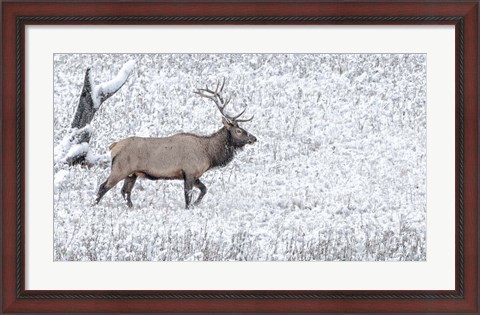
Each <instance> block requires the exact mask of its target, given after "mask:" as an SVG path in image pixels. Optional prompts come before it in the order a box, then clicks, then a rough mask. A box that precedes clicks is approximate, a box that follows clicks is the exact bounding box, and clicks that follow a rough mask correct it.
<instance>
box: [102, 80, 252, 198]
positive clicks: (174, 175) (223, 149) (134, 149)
mask: <svg viewBox="0 0 480 315" xmlns="http://www.w3.org/2000/svg"><path fill="white" fill-rule="evenodd" d="M224 85H225V80H223V82H222V84H221V85H220V83H219V82H217V85H216V88H215V90H211V89H209V88H208V86H206V87H205V88H204V89H197V90H196V91H195V92H194V93H196V94H198V95H200V96H201V97H204V98H207V99H209V100H211V101H213V102H214V103H215V105H216V106H217V108H218V110H219V111H220V113H221V114H222V122H223V127H222V128H220V129H219V130H218V131H217V132H215V133H213V134H212V135H210V136H198V135H194V134H190V133H179V134H176V135H173V136H169V137H162V138H141V137H130V138H127V139H124V140H121V141H118V142H114V143H113V144H111V145H110V147H109V148H110V151H111V158H112V166H111V172H110V176H109V177H108V178H107V180H106V181H105V182H104V183H102V184H101V185H100V187H99V189H98V193H97V198H96V200H95V203H96V204H98V203H99V202H100V200H101V199H102V197H103V196H104V195H105V193H106V192H107V191H109V190H110V189H111V188H112V187H114V186H115V185H116V184H117V183H118V182H119V181H121V180H123V188H122V190H121V193H122V196H123V198H124V199H125V200H126V201H127V205H128V206H129V207H132V206H133V204H132V200H131V198H130V197H131V193H132V189H133V186H134V185H135V181H136V180H137V178H138V177H143V178H147V179H150V180H158V179H164V180H167V179H177V180H183V182H184V193H185V207H186V208H188V207H189V206H190V203H191V196H192V189H193V187H196V188H198V189H199V190H200V195H199V196H198V198H197V200H195V202H194V205H197V204H199V203H200V201H201V200H202V198H203V197H204V196H205V193H206V192H207V187H206V186H205V185H204V184H203V183H202V182H201V181H200V177H201V176H202V175H203V173H205V172H206V171H208V170H209V169H212V168H215V167H221V166H225V165H227V164H228V163H229V162H230V161H231V160H232V159H233V157H234V155H235V152H236V151H237V150H238V149H240V148H242V147H244V146H245V145H246V144H252V143H254V142H255V141H257V138H255V136H253V135H252V134H250V133H248V132H247V131H246V130H244V129H243V128H240V126H239V125H238V123H239V122H247V121H250V120H252V119H253V116H252V117H250V118H248V119H239V118H240V116H242V114H243V113H244V112H245V109H246V108H245V109H243V111H242V112H241V113H239V114H237V115H236V116H229V115H227V114H226V113H225V111H224V110H225V107H226V106H227V105H228V104H229V102H230V100H231V98H229V99H224V97H223V96H222V95H221V93H222V91H223V87H224Z"/></svg>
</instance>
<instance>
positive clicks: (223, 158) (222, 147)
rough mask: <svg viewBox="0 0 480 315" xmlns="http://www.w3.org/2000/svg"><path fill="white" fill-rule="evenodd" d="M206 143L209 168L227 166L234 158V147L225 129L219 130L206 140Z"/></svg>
mask: <svg viewBox="0 0 480 315" xmlns="http://www.w3.org/2000/svg"><path fill="white" fill-rule="evenodd" d="M206 139H207V141H208V144H207V147H206V151H207V154H208V156H209V157H210V168H212V167H217V166H225V165H227V164H228V163H229V162H230V161H231V160H232V159H233V157H234V156H235V150H236V148H235V146H234V145H233V143H232V136H231V135H230V132H228V130H227V128H225V127H222V128H221V129H220V130H218V131H217V132H215V133H214V134H212V135H211V136H209V137H207V138H206Z"/></svg>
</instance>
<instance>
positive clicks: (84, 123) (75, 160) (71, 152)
mask: <svg viewBox="0 0 480 315" xmlns="http://www.w3.org/2000/svg"><path fill="white" fill-rule="evenodd" d="M134 65H135V62H134V61H133V60H131V61H129V62H127V63H125V64H124V65H123V67H122V69H121V70H120V71H119V72H118V74H117V75H116V76H115V77H114V78H113V79H112V80H110V81H108V82H104V83H101V84H98V85H96V86H93V82H92V79H91V76H90V68H88V69H87V71H86V72H85V79H84V82H83V88H82V93H81V94H80V99H79V102H78V106H77V110H76V112H75V116H74V118H73V121H72V124H71V128H70V130H69V132H68V133H67V134H66V135H65V137H64V138H63V140H62V141H61V142H60V144H59V145H57V147H55V158H54V159H55V163H67V164H69V165H76V164H83V165H85V164H87V165H88V164H92V161H88V154H89V153H90V146H89V143H90V139H91V136H92V132H93V130H92V128H91V127H90V123H91V121H92V119H93V117H94V116H95V113H96V112H97V111H98V109H99V108H100V105H102V103H103V102H105V101H106V100H107V99H108V98H109V97H111V96H112V95H113V94H115V93H116V92H117V91H118V90H119V89H120V88H121V87H122V86H123V85H124V84H125V82H126V81H127V79H128V77H129V76H130V73H131V72H132V70H133V67H134Z"/></svg>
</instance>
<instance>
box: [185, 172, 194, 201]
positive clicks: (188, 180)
mask: <svg viewBox="0 0 480 315" xmlns="http://www.w3.org/2000/svg"><path fill="white" fill-rule="evenodd" d="M194 183H195V178H193V177H192V176H189V175H185V178H184V192H185V209H188V207H189V206H190V201H191V199H192V189H193V184H194Z"/></svg>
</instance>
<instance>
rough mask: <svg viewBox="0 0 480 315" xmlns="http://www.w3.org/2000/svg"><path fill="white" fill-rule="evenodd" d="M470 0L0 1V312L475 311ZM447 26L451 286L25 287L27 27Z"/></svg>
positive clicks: (473, 7)
mask: <svg viewBox="0 0 480 315" xmlns="http://www.w3.org/2000/svg"><path fill="white" fill-rule="evenodd" d="M478 16H479V2H478V1H463V2H461V3H454V2H445V1H437V2H436V1H428V2H423V1H416V2H405V3H404V2H388V1H380V2H371V3H370V2H360V1H359V2H353V3H345V2H340V3H331V2H298V3H297V2H295V3H294V2H245V3H242V2H210V3H196V2H179V3H175V2H147V1H145V2H142V1H138V2H131V3H129V2H101V3H95V2H87V1H71V2H33V3H32V2H28V3H25V2H22V1H5V2H2V19H3V25H2V64H3V71H2V74H3V75H2V84H1V85H2V110H1V117H2V136H1V139H2V154H1V161H2V163H1V164H2V181H1V183H2V184H1V191H2V198H1V199H2V206H1V209H2V238H3V239H2V279H3V280H2V289H3V295H2V297H3V304H2V311H3V312H94V311H95V312H174V311H175V312H369V311H373V312H455V313H462V312H465V313H466V312H477V311H478V304H477V303H478V244H479V243H478V228H479V224H478V202H479V197H478V196H479V195H480V194H479V185H478V175H479V173H478V171H479V169H478V164H479V156H478V148H479V142H478V131H479V130H478V122H479V112H478V106H479V104H478V91H479V84H478V83H479V80H478V79H479V78H478V60H479V59H478V57H479V55H478V43H479V42H478V37H479V33H478V26H479V24H478ZM29 24H42V25H44V24H45V25H62V24H69V25H71V24H75V25H91V24H93V25H95V24H115V25H123V24H125V25H134V24H191V25H197V24H211V25H223V24H235V25H237V24H240V25H244V24H287V25H291V24H295V25H296V24H301V25H302V24H322V25H323V24H347V25H395V24H402V25H403V24H409V25H432V24H434V25H436V24H443V25H444V24H448V25H454V26H455V30H456V56H455V60H456V135H455V139H456V162H455V163H456V170H455V174H456V182H455V186H456V240H455V242H456V275H455V279H456V286H455V290H452V291H351V290H345V291H342V290H340V291H338V290H337V291H293V290H292V291H288V290H287V291H275V290H273V291H258V290H251V291H93V290H92V291H90V290H89V291H32V290H26V289H25V194H26V193H28V192H25V183H24V181H25V112H24V101H25V81H24V78H25V74H24V69H25V56H24V51H25V47H24V45H25V42H24V40H25V33H24V30H25V26H26V25H29Z"/></svg>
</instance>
